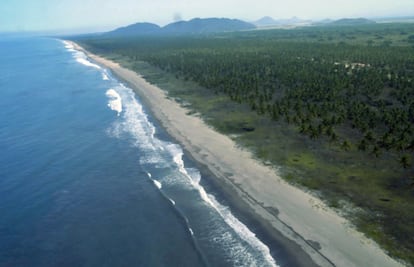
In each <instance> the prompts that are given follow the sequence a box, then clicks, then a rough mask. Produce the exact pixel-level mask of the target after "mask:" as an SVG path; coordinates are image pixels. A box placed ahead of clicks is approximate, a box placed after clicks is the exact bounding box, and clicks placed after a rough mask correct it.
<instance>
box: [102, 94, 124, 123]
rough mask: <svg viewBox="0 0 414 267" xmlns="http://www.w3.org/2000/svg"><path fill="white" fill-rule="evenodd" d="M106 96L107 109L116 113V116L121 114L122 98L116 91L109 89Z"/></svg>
mask: <svg viewBox="0 0 414 267" xmlns="http://www.w3.org/2000/svg"><path fill="white" fill-rule="evenodd" d="M105 94H106V96H107V97H108V98H109V101H108V107H109V108H110V109H112V110H114V111H116V112H118V116H119V115H120V114H121V112H122V98H121V96H120V95H119V94H118V92H117V91H115V90H114V89H109V90H108V91H106V93H105Z"/></svg>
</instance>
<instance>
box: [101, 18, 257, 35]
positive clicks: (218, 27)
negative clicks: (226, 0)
mask: <svg viewBox="0 0 414 267" xmlns="http://www.w3.org/2000/svg"><path fill="white" fill-rule="evenodd" d="M255 28H256V26H255V25H253V24H251V23H248V22H245V21H242V20H237V19H226V18H207V19H200V18H195V19H192V20H189V21H178V22H174V23H171V24H168V25H166V26H164V27H162V28H161V27H160V26H158V25H156V24H152V23H135V24H132V25H129V26H126V27H122V28H118V29H116V30H114V31H111V32H107V33H105V35H110V36H144V35H183V34H203V33H213V32H229V31H241V30H250V29H255Z"/></svg>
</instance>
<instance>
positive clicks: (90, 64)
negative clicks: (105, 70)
mask: <svg viewBox="0 0 414 267" xmlns="http://www.w3.org/2000/svg"><path fill="white" fill-rule="evenodd" d="M82 54H83V53H82ZM83 55H85V54H83ZM76 61H77V62H79V63H81V64H83V65H85V66H88V67H93V68H96V69H102V68H101V67H100V66H99V65H97V64H94V63H92V62H90V61H89V60H87V59H86V56H85V57H83V56H78V57H77V58H76Z"/></svg>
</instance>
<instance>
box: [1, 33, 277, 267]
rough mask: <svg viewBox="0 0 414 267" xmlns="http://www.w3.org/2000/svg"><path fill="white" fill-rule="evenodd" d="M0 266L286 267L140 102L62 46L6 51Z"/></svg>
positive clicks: (5, 47) (7, 46)
mask: <svg viewBox="0 0 414 267" xmlns="http://www.w3.org/2000/svg"><path fill="white" fill-rule="evenodd" d="M0 59H1V61H0V90H1V91H0V92H1V97H0V110H1V116H0V266H1V267H3V266H13V267H17V266H33V267H35V266H42V267H47V266H171V267H174V266H192V267H196V266H278V263H277V260H276V261H275V260H274V259H273V257H272V256H271V253H270V250H269V248H268V246H266V245H265V244H264V243H263V242H262V241H260V240H259V239H258V238H257V237H256V235H255V234H254V233H253V232H252V231H250V230H249V228H248V227H247V226H246V225H245V224H243V223H242V222H241V221H240V220H239V219H237V218H236V217H235V216H234V213H233V212H232V211H231V210H230V209H229V208H228V207H227V206H226V205H225V204H223V203H224V202H223V201H221V200H220V197H219V194H218V193H217V194H216V193H215V192H214V190H206V189H205V187H204V186H203V184H204V183H203V176H202V175H201V173H200V171H199V170H198V169H197V168H196V164H194V162H192V161H191V160H190V159H189V158H187V157H186V156H185V155H184V153H183V150H182V148H181V147H180V145H179V144H177V143H176V142H175V141H174V140H173V139H172V138H170V137H169V136H168V134H166V132H165V131H164V130H163V129H162V128H161V127H160V126H159V125H158V123H157V121H156V120H154V119H153V118H152V116H151V114H150V113H149V112H148V111H147V109H146V107H145V106H143V104H142V103H141V101H140V99H139V98H138V97H137V96H136V95H135V94H134V92H133V91H132V90H131V89H130V88H128V86H126V85H125V84H122V83H121V82H120V81H118V80H117V79H116V77H114V76H113V75H112V74H111V72H110V71H109V70H107V69H105V68H103V67H101V66H99V65H97V64H95V63H94V62H92V61H90V60H89V59H88V58H87V57H86V56H85V54H84V53H82V52H79V51H76V50H74V48H73V47H72V46H71V45H70V44H68V43H65V42H64V41H61V40H58V39H53V38H40V37H33V38H17V37H16V38H2V39H0Z"/></svg>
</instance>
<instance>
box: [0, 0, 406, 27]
mask: <svg viewBox="0 0 414 267" xmlns="http://www.w3.org/2000/svg"><path fill="white" fill-rule="evenodd" d="M401 15H402V16H409V15H414V0H250V1H247V0H203V1H198V0H0V32H1V31H48V30H68V29H78V30H79V29H85V30H87V29H94V30H99V29H102V30H104V29H105V30H106V29H111V28H114V27H118V26H124V25H127V24H131V23H134V22H142V21H148V22H154V23H157V24H159V25H161V26H162V25H165V24H167V23H170V22H172V21H174V20H177V19H179V18H182V19H184V20H188V19H191V18H194V17H204V18H206V17H228V18H239V19H243V20H247V21H253V20H257V19H259V18H261V17H263V16H271V17H273V18H277V19H278V18H290V17H292V16H297V17H300V18H305V19H321V18H340V17H362V16H363V17H379V16H401Z"/></svg>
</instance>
